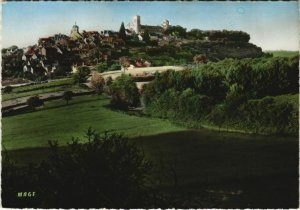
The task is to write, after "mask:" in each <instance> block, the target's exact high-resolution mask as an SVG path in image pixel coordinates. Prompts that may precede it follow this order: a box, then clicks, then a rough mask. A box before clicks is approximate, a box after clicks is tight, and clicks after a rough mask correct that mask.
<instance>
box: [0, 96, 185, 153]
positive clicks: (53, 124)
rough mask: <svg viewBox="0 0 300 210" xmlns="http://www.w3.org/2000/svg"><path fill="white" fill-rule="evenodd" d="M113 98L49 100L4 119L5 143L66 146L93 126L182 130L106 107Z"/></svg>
mask: <svg viewBox="0 0 300 210" xmlns="http://www.w3.org/2000/svg"><path fill="white" fill-rule="evenodd" d="M108 104H109V99H106V98H104V97H102V96H82V97H76V98H74V99H73V100H72V101H70V103H69V105H66V102H65V101H63V100H56V101H51V102H46V103H45V105H44V107H43V108H41V109H40V110H37V111H35V112H31V113H25V114H21V115H16V116H12V117H5V118H3V119H2V131H3V132H2V145H4V146H5V148H6V149H8V150H11V149H20V148H28V147H43V146H47V144H48V143H47V142H48V140H55V139H59V140H60V142H59V143H60V144H61V145H64V144H66V143H67V142H69V141H70V139H71V137H72V136H82V132H83V131H85V130H87V128H88V127H89V126H91V127H92V128H94V129H96V130H98V131H99V132H100V131H104V130H108V131H118V132H124V133H125V134H126V135H128V136H130V137H133V136H145V135H152V134H159V133H163V132H171V131H180V130H185V129H184V128H181V127H178V126H175V125H173V124H171V123H170V122H168V121H164V120H161V119H150V118H146V117H137V116H128V115H127V114H125V113H122V112H116V111H112V110H110V109H109V108H106V106H107V105H108Z"/></svg>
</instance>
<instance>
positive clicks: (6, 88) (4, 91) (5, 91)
mask: <svg viewBox="0 0 300 210" xmlns="http://www.w3.org/2000/svg"><path fill="white" fill-rule="evenodd" d="M12 91H13V87H12V86H6V87H5V88H3V93H11V92H12Z"/></svg>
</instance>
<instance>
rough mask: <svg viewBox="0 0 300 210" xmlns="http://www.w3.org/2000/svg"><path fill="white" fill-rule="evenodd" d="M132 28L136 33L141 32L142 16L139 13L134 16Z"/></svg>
mask: <svg viewBox="0 0 300 210" xmlns="http://www.w3.org/2000/svg"><path fill="white" fill-rule="evenodd" d="M132 29H133V31H134V32H135V33H136V34H139V33H140V32H141V17H140V16H139V15H136V16H133V18H132Z"/></svg>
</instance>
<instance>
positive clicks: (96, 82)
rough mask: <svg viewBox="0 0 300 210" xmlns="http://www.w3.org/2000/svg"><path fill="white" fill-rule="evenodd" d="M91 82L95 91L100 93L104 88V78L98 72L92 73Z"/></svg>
mask: <svg viewBox="0 0 300 210" xmlns="http://www.w3.org/2000/svg"><path fill="white" fill-rule="evenodd" d="M91 84H92V87H93V89H94V90H95V91H96V93H98V94H101V93H102V92H103V89H104V85H105V80H104V78H103V77H102V76H101V75H100V74H98V73H93V74H92V78H91Z"/></svg>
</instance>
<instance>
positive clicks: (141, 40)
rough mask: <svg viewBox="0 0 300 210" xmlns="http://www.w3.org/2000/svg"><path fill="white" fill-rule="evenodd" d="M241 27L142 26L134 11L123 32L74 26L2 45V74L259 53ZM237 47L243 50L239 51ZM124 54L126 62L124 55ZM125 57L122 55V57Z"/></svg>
mask: <svg viewBox="0 0 300 210" xmlns="http://www.w3.org/2000/svg"><path fill="white" fill-rule="evenodd" d="M249 40H250V36H249V34H247V33H245V32H241V31H226V30H224V31H202V30H199V29H192V30H191V31H188V32H187V30H186V28H183V27H182V26H173V25H171V24H170V22H169V21H168V20H165V21H163V22H162V24H161V25H157V26H153V25H143V24H142V22H141V17H140V16H138V15H137V16H134V17H133V18H132V22H131V23H129V24H128V25H127V28H125V26H124V23H122V24H121V27H120V30H119V32H116V31H112V30H102V31H100V32H98V31H85V30H82V31H81V30H80V28H79V26H78V25H76V23H75V25H73V27H72V28H71V30H70V34H69V35H64V34H55V35H53V36H49V37H42V38H39V40H38V42H37V44H35V45H32V46H28V47H27V48H23V49H20V48H18V47H17V46H12V47H9V48H6V49H2V67H3V68H2V73H3V79H4V80H6V79H12V78H24V79H29V80H38V81H40V80H45V79H51V78H58V77H63V76H67V75H69V74H70V73H71V72H72V71H73V72H74V71H75V70H76V67H78V66H96V67H97V69H98V71H100V72H103V71H111V70H120V69H121V68H122V67H124V65H125V66H126V67H127V66H128V67H130V66H131V68H134V67H149V66H164V65H186V64H191V63H194V62H198V61H199V62H202V61H208V60H221V59H224V58H225V57H233V58H235V57H236V58H242V57H258V56H260V55H261V54H262V51H261V48H259V47H256V46H255V45H253V44H250V43H248V42H249ZM236 51H239V52H236ZM121 57H126V59H125V64H124V62H123V64H124V65H122V64H121V63H120V58H121ZM123 61H124V59H123Z"/></svg>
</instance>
